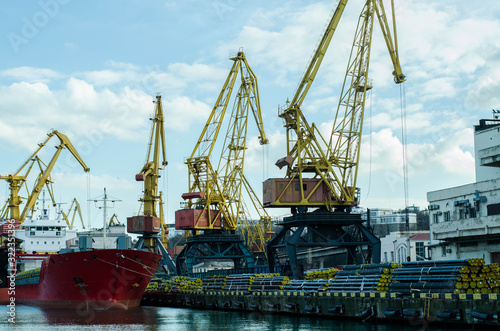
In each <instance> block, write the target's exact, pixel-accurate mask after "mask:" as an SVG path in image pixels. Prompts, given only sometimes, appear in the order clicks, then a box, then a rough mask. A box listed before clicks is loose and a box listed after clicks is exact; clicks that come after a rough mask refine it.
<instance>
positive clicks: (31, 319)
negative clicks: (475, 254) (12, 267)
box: [0, 305, 443, 331]
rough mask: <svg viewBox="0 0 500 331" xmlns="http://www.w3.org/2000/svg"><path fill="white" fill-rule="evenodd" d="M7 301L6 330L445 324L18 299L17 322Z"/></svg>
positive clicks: (384, 330)
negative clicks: (95, 307)
mask: <svg viewBox="0 0 500 331" xmlns="http://www.w3.org/2000/svg"><path fill="white" fill-rule="evenodd" d="M8 311H9V310H8V309H7V306H1V310H0V312H1V316H2V317H1V322H0V330H34V331H42V330H65V331H66V330H110V331H111V330H117V331H128V330H169V331H176V330H179V331H182V330H186V331H193V330H203V331H208V330H217V331H222V330H238V331H243V330H245V331H246V330H273V331H284V330H296V331H299V330H303V331H310V330H339V331H340V330H342V331H346V330H349V331H368V330H370V331H396V330H398V331H399V330H413V331H414V330H443V329H442V328H433V327H432V325H431V326H430V327H428V326H426V325H422V324H413V325H412V324H411V323H407V324H370V323H362V322H357V321H346V320H333V319H325V318H317V317H298V316H288V315H271V314H262V313H258V312H253V313H247V312H233V311H215V310H195V309H183V308H167V307H138V308H133V309H129V310H122V311H120V310H113V311H110V310H101V311H83V310H82V311H77V310H74V309H68V310H64V309H40V308H37V307H28V306H22V305H18V306H16V307H15V324H12V323H10V322H9V320H8V318H9V316H8Z"/></svg>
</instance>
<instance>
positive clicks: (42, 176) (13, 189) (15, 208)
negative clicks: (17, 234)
mask: <svg viewBox="0 0 500 331" xmlns="http://www.w3.org/2000/svg"><path fill="white" fill-rule="evenodd" d="M53 136H56V137H58V138H59V141H60V144H59V145H58V146H56V149H57V150H56V153H55V154H54V155H53V156H52V159H51V160H50V162H49V164H48V165H47V166H46V167H44V164H43V162H41V160H40V159H39V158H38V156H37V154H38V152H39V151H40V150H41V149H42V148H43V147H44V146H45V145H46V144H47V142H48V141H49V140H50V139H51V138H52V137H53ZM63 149H67V150H69V151H70V152H71V154H72V155H73V156H74V157H75V159H76V160H77V161H78V162H79V163H80V165H81V166H82V167H83V169H84V171H85V172H88V171H90V169H89V168H88V167H87V165H86V164H85V162H83V160H82V158H81V157H80V155H79V154H78V152H77V151H76V149H75V147H74V146H73V144H72V143H71V141H70V140H69V138H68V137H67V136H66V135H64V134H62V133H60V132H58V131H57V130H53V131H52V132H50V133H49V134H48V138H47V139H46V140H45V141H44V142H43V143H40V144H39V145H38V148H37V150H36V151H35V152H34V153H33V154H32V155H31V157H30V158H29V159H28V161H26V162H25V163H24V164H23V165H22V166H21V168H19V170H18V171H17V172H16V173H15V174H13V175H8V176H1V179H4V180H6V181H7V182H8V183H9V188H10V196H9V201H8V210H9V211H10V212H9V214H10V218H12V219H17V220H19V223H23V222H24V219H25V218H26V215H27V214H32V213H33V209H34V207H35V203H36V201H37V199H38V196H39V195H40V192H41V191H42V188H43V187H44V186H46V185H47V187H48V188H49V194H50V196H51V198H52V202H53V203H55V199H54V195H53V193H52V190H51V189H50V184H51V183H52V181H51V180H50V173H51V171H52V169H53V168H54V165H55V163H56V161H57V159H58V158H59V155H60V154H61V152H62V150H63ZM35 162H36V163H37V164H38V166H39V168H40V173H39V174H38V177H37V179H36V181H35V184H34V186H33V189H32V190H31V192H29V190H28V198H27V202H26V206H25V207H24V209H23V211H22V213H20V208H19V206H20V205H21V204H22V200H21V197H20V196H19V191H20V189H21V187H22V186H23V185H26V181H27V179H28V175H29V173H30V171H31V169H32V167H33V165H34V164H35ZM25 168H26V172H25V174H24V175H21V174H20V173H21V171H22V170H23V169H25ZM66 222H67V223H68V225H69V222H68V220H67V218H66Z"/></svg>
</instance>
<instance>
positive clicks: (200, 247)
mask: <svg viewBox="0 0 500 331" xmlns="http://www.w3.org/2000/svg"><path fill="white" fill-rule="evenodd" d="M231 60H232V61H233V65H232V67H231V70H230V72H229V74H228V77H227V79H226V81H225V83H224V86H223V88H222V90H221V92H220V94H219V97H218V99H217V101H216V103H215V106H214V108H213V109H212V112H211V114H210V116H209V118H208V120H207V122H206V124H205V127H204V128H203V130H202V132H201V135H200V138H199V139H198V142H197V144H196V146H195V148H194V150H193V152H192V153H191V156H190V157H189V158H188V159H187V161H186V164H187V166H188V171H189V192H188V193H184V194H183V195H182V197H183V198H184V199H185V200H188V202H187V208H185V209H182V210H178V211H176V217H175V226H176V229H183V230H186V231H191V232H192V233H193V235H194V236H191V237H189V238H188V239H187V243H186V245H185V247H184V249H183V250H182V251H181V252H180V253H179V255H178V256H177V260H176V261H177V262H176V265H177V272H178V274H186V273H188V274H191V273H192V266H193V264H194V263H195V261H201V260H205V261H206V260H232V261H233V262H234V266H235V268H238V267H240V266H247V267H251V266H253V263H254V261H253V256H252V254H251V253H250V252H249V249H248V247H245V245H244V244H243V242H242V240H241V238H240V237H239V236H237V235H235V232H236V230H237V229H238V227H240V228H241V229H242V230H243V231H244V232H245V236H246V238H247V243H251V242H253V243H259V244H260V252H261V253H263V251H264V250H263V245H264V244H265V241H266V237H265V236H266V235H265V232H266V231H256V228H260V227H262V226H263V225H266V224H269V223H270V217H269V215H268V214H267V212H266V211H265V210H264V208H263V207H262V204H261V203H260V201H259V199H258V198H257V197H256V196H255V194H254V195H253V196H252V202H254V203H255V204H254V205H253V206H254V207H255V209H256V210H257V213H258V214H259V216H260V220H259V221H258V222H257V223H255V222H254V221H252V220H251V219H250V218H251V215H250V213H249V209H248V205H247V204H245V202H244V195H245V192H246V195H247V196H248V195H252V193H253V190H251V187H250V184H249V183H248V181H247V180H246V179H245V177H244V173H243V168H244V158H245V150H246V149H247V147H246V134H247V126H248V117H249V112H250V111H251V112H252V115H253V117H254V119H255V121H256V124H257V128H258V130H259V134H260V136H259V139H260V143H261V144H267V143H268V141H267V138H266V136H265V132H264V127H263V123H262V115H261V111H260V99H259V92H258V86H257V77H256V76H255V74H254V73H253V71H252V70H251V68H250V66H249V65H248V62H247V60H246V57H245V54H244V53H243V51H242V50H240V51H239V52H238V53H237V54H236V55H235V56H233V57H231ZM238 75H239V76H240V79H241V85H240V88H239V90H238V92H237V96H236V98H235V101H234V106H233V110H232V113H231V118H230V120H229V125H228V128H227V133H226V138H225V140H224V145H223V147H222V152H221V154H220V157H218V160H219V163H218V166H217V168H215V166H214V165H213V164H212V162H211V157H213V151H214V147H215V146H216V143H217V138H218V135H219V132H220V129H221V126H222V123H223V121H224V116H225V113H226V109H227V106H228V103H229V100H230V98H231V94H232V90H233V87H234V84H235V81H236V78H237V76H238ZM216 158H217V157H216ZM253 199H255V200H253ZM199 231H204V233H203V234H199ZM252 248H254V249H255V250H257V251H258V250H259V246H258V245H251V248H250V249H252Z"/></svg>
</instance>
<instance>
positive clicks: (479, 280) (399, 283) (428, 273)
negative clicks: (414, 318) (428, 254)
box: [389, 259, 500, 294]
mask: <svg viewBox="0 0 500 331" xmlns="http://www.w3.org/2000/svg"><path fill="white" fill-rule="evenodd" d="M499 276H500V273H499V268H498V265H496V264H490V265H486V264H485V263H484V260H483V259H461V260H448V261H417V262H405V263H403V264H402V268H399V269H396V270H394V276H393V278H392V283H391V284H390V285H389V292H399V293H403V294H411V293H413V292H420V293H483V294H487V293H498V292H499V285H500V283H499V282H498V279H499ZM495 291H497V292H495Z"/></svg>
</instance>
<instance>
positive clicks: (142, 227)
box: [127, 95, 175, 273]
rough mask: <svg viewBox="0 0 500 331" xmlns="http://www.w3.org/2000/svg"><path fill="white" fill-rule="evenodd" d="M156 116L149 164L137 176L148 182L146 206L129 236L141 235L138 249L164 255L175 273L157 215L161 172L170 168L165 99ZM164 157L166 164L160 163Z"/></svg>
mask: <svg viewBox="0 0 500 331" xmlns="http://www.w3.org/2000/svg"><path fill="white" fill-rule="evenodd" d="M153 102H154V103H155V104H156V107H155V115H154V117H152V118H150V120H151V121H152V122H153V125H152V129H151V137H150V139H149V144H148V146H149V148H148V152H147V156H146V162H145V164H144V166H143V167H142V169H141V171H140V173H139V174H137V175H136V176H135V180H136V181H142V182H144V191H143V193H144V195H143V197H142V198H141V199H140V200H139V201H140V202H141V204H142V212H139V215H137V216H132V217H127V231H128V232H129V233H137V234H141V236H140V237H139V239H138V241H137V243H136V245H135V248H136V249H147V250H149V251H150V252H154V253H157V254H161V255H162V256H163V258H162V260H161V262H160V265H161V266H163V268H164V269H165V271H166V272H169V273H171V272H175V265H174V263H173V261H172V259H171V257H170V254H169V253H168V251H167V250H166V248H165V246H164V245H163V243H162V240H161V239H162V238H164V239H165V238H166V237H164V236H163V234H162V235H161V236H159V233H160V232H161V231H165V225H164V224H165V221H164V219H163V217H160V216H162V215H163V212H162V211H161V212H160V213H157V207H158V205H160V207H161V204H159V202H160V197H161V192H158V178H160V170H163V168H162V167H164V166H166V165H167V164H168V162H167V157H166V155H167V154H166V151H165V129H164V122H165V119H164V116H163V106H162V102H161V96H160V95H157V96H156V101H153ZM160 153H161V156H162V160H161V163H160Z"/></svg>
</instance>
